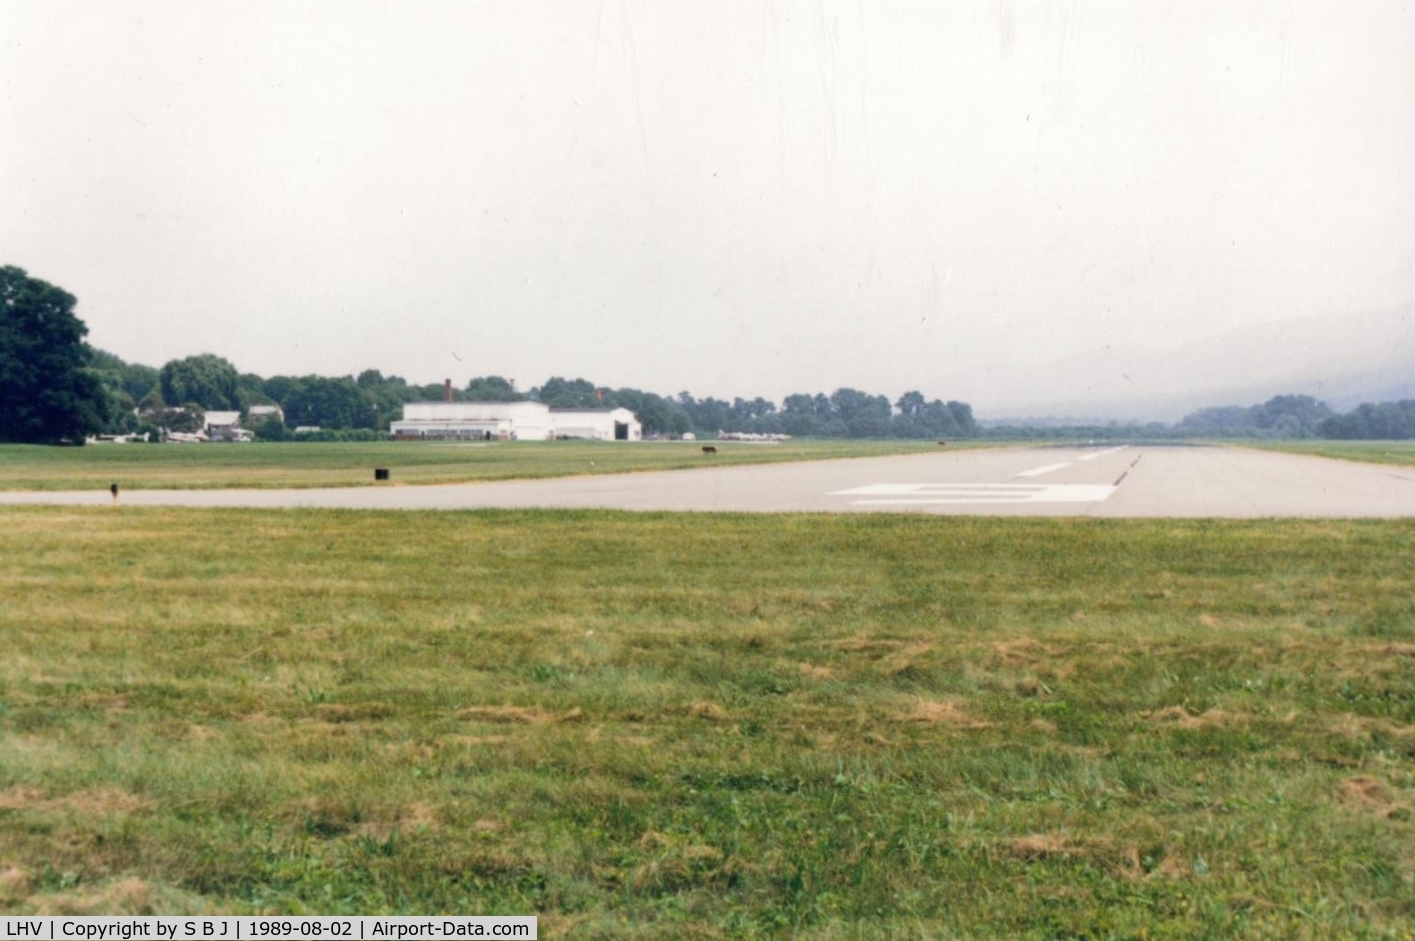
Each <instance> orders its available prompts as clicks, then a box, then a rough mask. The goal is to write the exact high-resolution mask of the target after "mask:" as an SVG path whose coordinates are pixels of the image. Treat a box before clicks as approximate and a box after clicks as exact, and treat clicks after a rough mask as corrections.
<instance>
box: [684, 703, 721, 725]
mask: <svg viewBox="0 0 1415 941" xmlns="http://www.w3.org/2000/svg"><path fill="white" fill-rule="evenodd" d="M688 715H690V716H692V717H693V718H694V719H703V720H705V721H708V722H726V721H727V719H728V715H727V710H726V709H723V708H722V707H721V706H719V705H718V704H717V703H715V702H694V703H689V704H688Z"/></svg>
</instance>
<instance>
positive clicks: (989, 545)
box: [0, 508, 1415, 939]
mask: <svg viewBox="0 0 1415 941" xmlns="http://www.w3.org/2000/svg"><path fill="white" fill-rule="evenodd" d="M1412 547H1415V524H1412V523H1411V522H1409V521H1374V522H1364V521H1363V522H1312V521H1267V522H1246V521H1244V522H1209V521H1167V520H1155V521H1099V520H1077V521H1072V520H1047V519H986V518H966V517H958V518H928V517H913V516H876V515H868V516H866V515H858V516H840V517H828V516H795V515H785V516H751V517H748V516H730V515H723V516H718V515H713V516H697V515H686V514H685V515H674V514H662V515H632V514H616V513H604V512H548V511H547V512H473V513H423V514H419V513H403V514H395V513H383V514H378V513H355V512H317V511H239V512H230V511H205V510H146V509H144V510H136V509H130V508H123V509H116V510H109V509H105V510H103V511H77V510H71V509H62V508H42V509H31V508H3V509H0V597H3V599H4V604H3V606H0V651H3V656H0V912H4V913H6V914H20V913H31V912H50V913H54V912H92V913H111V912H120V911H148V910H153V911H159V912H202V911H205V912H235V913H247V912H293V913H310V914H327V913H360V914H371V913H383V912H393V913H408V914H428V913H443V912H461V913H473V914H491V913H504V914H536V915H539V916H540V929H541V932H542V934H541V936H542V937H547V938H575V939H589V938H669V937H673V938H753V937H771V938H811V939H836V938H840V939H847V938H848V939H857V938H891V939H893V938H921V939H922V938H1038V939H1040V938H1072V937H1076V938H1082V937H1084V938H1142V937H1144V938H1282V939H1288V938H1409V937H1411V936H1412V933H1415V821H1413V820H1412V812H1415V548H1412Z"/></svg>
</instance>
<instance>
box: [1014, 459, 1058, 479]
mask: <svg viewBox="0 0 1415 941" xmlns="http://www.w3.org/2000/svg"><path fill="white" fill-rule="evenodd" d="M1070 466H1071V462H1070V461H1062V462H1061V463H1060V464H1048V465H1047V466H1046V467H1034V468H1032V469H1031V470H1026V471H1023V472H1022V473H1020V474H1018V475H1017V476H1018V477H1040V476H1041V475H1043V474H1050V473H1051V472H1052V471H1054V470H1061V469H1062V468H1063V467H1070Z"/></svg>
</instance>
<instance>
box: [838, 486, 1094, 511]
mask: <svg viewBox="0 0 1415 941" xmlns="http://www.w3.org/2000/svg"><path fill="white" fill-rule="evenodd" d="M1112 493H1115V488H1114V487H1112V486H1109V485H1104V484H1094V485H1092V484H870V485H868V486H865V487H854V488H852V489H850V490H836V491H833V492H832V493H831V496H836V497H856V496H858V497H877V498H880V499H867V500H852V501H851V502H850V505H851V506H930V505H932V506H942V505H945V504H964V503H1099V502H1101V501H1102V500H1104V499H1106V498H1107V497H1109V496H1110V495H1111V494H1112Z"/></svg>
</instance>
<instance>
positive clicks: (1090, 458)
mask: <svg viewBox="0 0 1415 941" xmlns="http://www.w3.org/2000/svg"><path fill="white" fill-rule="evenodd" d="M1124 450H1125V445H1123V444H1122V445H1120V446H1119V447H1115V448H1106V449H1105V450H1104V451H1097V452H1095V453H1094V454H1087V455H1086V456H1085V457H1083V458H1081V460H1083V461H1094V460H1095V459H1096V458H1098V457H1105V456H1106V455H1107V454H1114V453H1115V452H1116V451H1124Z"/></svg>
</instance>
